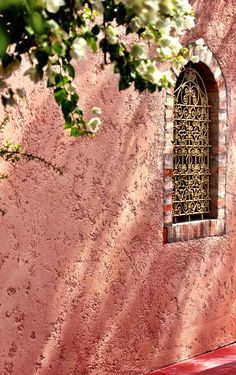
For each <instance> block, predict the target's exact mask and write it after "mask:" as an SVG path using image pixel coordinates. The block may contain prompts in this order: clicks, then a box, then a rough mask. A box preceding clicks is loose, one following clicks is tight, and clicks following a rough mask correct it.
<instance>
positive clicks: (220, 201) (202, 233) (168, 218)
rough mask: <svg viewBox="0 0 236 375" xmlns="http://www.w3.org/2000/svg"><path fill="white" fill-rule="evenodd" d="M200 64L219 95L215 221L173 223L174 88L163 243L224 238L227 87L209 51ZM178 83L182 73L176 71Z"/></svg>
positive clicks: (167, 118)
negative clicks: (203, 65) (209, 75)
mask: <svg viewBox="0 0 236 375" xmlns="http://www.w3.org/2000/svg"><path fill="white" fill-rule="evenodd" d="M199 58H200V62H201V63H203V64H205V65H206V66H207V67H208V68H209V69H210V71H211V73H212V75H213V77H214V81H215V84H216V87H217V91H218V93H217V94H218V107H217V117H218V119H217V124H216V125H217V126H218V131H217V140H216V145H215V146H214V149H213V151H212V152H213V157H212V160H213V163H214V168H212V174H214V175H215V176H217V177H216V178H217V191H216V193H215V194H214V202H215V205H216V215H214V218H212V219H207V220H202V221H192V222H185V223H178V224H173V223H172V175H173V145H172V140H173V110H174V101H173V98H174V88H172V89H170V90H169V92H168V93H167V96H166V111H165V129H164V130H165V136H164V204H163V208H164V231H163V239H164V243H168V242H177V241H187V240H193V239H198V238H203V237H212V236H220V235H223V234H225V231H226V228H225V213H226V203H225V202H226V194H225V190H226V189H225V187H226V124H227V97H226V86H225V81H224V77H223V74H222V71H221V68H220V66H219V64H218V62H217V60H216V58H215V57H214V55H213V53H212V52H211V51H210V49H209V48H207V50H206V51H205V52H203V53H201V54H199ZM174 73H175V77H174V79H175V81H177V77H178V75H179V74H180V71H177V70H176V69H175V70H174ZM213 169H214V170H213Z"/></svg>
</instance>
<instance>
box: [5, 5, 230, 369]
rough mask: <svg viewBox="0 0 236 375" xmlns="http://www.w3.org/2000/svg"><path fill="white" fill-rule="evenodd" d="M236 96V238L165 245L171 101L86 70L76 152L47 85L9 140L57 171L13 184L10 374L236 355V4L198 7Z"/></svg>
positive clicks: (25, 174)
mask: <svg viewBox="0 0 236 375" xmlns="http://www.w3.org/2000/svg"><path fill="white" fill-rule="evenodd" d="M192 4H193V6H194V8H195V9H196V15H197V25H196V28H195V30H194V31H193V32H191V33H190V34H189V35H187V36H186V41H191V40H193V39H196V38H199V37H204V39H205V41H206V43H207V45H208V47H209V48H210V49H211V50H212V52H213V53H214V55H215V57H216V58H217V60H218V62H219V64H220V66H221V69H222V72H223V74H224V77H225V82H226V86H227V93H228V97H227V99H228V132H227V158H228V159H227V187H226V191H227V217H226V220H227V222H226V224H227V233H226V236H223V237H212V238H204V239H200V240H193V241H188V242H179V243H173V244H166V245H163V237H162V236H163V204H162V202H163V128H164V96H165V95H164V93H156V94H154V95H149V94H141V95H140V94H138V93H135V92H133V90H132V89H130V90H128V91H127V92H124V93H119V92H118V90H117V81H116V79H114V77H113V73H112V67H106V68H105V69H104V70H101V68H100V63H101V61H102V56H98V58H96V60H95V59H94V58H91V59H89V61H87V62H84V63H83V64H82V65H80V67H79V69H78V85H79V86H80V87H81V92H83V98H81V99H82V100H81V101H82V104H83V105H84V107H85V108H90V107H92V106H93V105H98V106H101V107H102V109H103V120H104V121H103V125H102V127H101V129H100V131H99V133H98V135H97V137H96V138H95V139H93V140H88V139H72V138H69V137H68V136H67V134H66V133H65V132H64V131H63V121H62V117H61V115H60V113H59V111H58V108H57V106H56V105H55V104H54V101H53V99H52V96H51V94H50V92H49V91H47V90H45V88H44V87H43V84H40V85H39V84H38V85H36V86H34V85H33V84H32V83H31V82H29V81H28V79H27V78H26V77H24V78H23V79H22V76H21V75H20V73H17V74H16V75H15V76H14V77H13V80H12V82H13V85H18V84H19V82H20V84H21V85H22V84H23V85H24V86H26V87H27V98H26V99H23V100H21V102H20V104H19V105H18V107H15V108H13V109H11V110H10V124H11V126H8V127H6V129H5V131H4V137H5V138H8V139H9V138H12V139H13V140H15V141H17V142H21V143H22V144H23V145H24V147H25V149H26V150H27V151H29V152H32V153H34V154H35V155H39V156H42V157H44V158H45V159H47V160H51V161H52V162H54V163H56V164H57V165H58V166H60V167H62V168H63V170H64V174H63V176H59V175H58V174H56V173H55V172H54V171H52V170H50V169H48V168H45V166H44V165H42V164H40V163H37V162H35V161H31V162H24V161H21V162H20V163H18V164H17V165H15V166H11V165H9V164H7V163H4V162H2V161H1V163H0V171H4V172H6V173H8V174H9V180H7V181H3V182H1V184H0V196H1V207H3V208H5V209H6V211H7V213H6V215H5V216H3V217H1V218H0V221H1V224H0V322H1V323H0V324H1V326H0V328H1V329H0V374H1V375H9V374H12V375H50V374H52V375H112V374H117V375H134V374H136V375H141V374H145V373H147V372H148V371H150V370H151V369H155V368H159V367H161V366H164V365H167V364H170V363H172V362H175V361H178V360H181V359H184V358H187V357H190V356H193V355H196V354H200V353H203V352H206V351H208V350H211V349H213V348H216V347H219V346H222V345H224V344H227V343H230V342H233V341H235V337H236V335H235V334H236V325H235V312H236V299H235V297H236V296H235V294H236V281H235V267H236V216H235V212H236V192H235V185H236V144H235V119H236V83H235V76H236V65H235V52H236V47H235V34H236V22H235V10H236V3H235V1H234V0H224V1H220V0H219V1H218V0H217V1H216V0H214V1H210V0H209V1H205V0H201V1H200V0H199V1H197V0H196V1H192Z"/></svg>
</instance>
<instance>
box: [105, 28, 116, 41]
mask: <svg viewBox="0 0 236 375" xmlns="http://www.w3.org/2000/svg"><path fill="white" fill-rule="evenodd" d="M106 39H107V40H108V42H109V43H110V44H116V43H117V42H118V37H117V34H116V31H115V29H114V28H113V27H112V26H108V27H107V28H106Z"/></svg>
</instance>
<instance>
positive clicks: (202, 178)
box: [173, 66, 210, 222]
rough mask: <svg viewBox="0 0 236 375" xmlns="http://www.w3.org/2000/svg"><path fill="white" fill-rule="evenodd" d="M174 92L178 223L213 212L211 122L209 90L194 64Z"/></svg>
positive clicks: (175, 201)
mask: <svg viewBox="0 0 236 375" xmlns="http://www.w3.org/2000/svg"><path fill="white" fill-rule="evenodd" d="M180 81H181V82H180V83H179V85H178V87H177V88H176V90H175V93H174V96H175V97H174V130H173V131H174V140H173V145H174V159H173V164H174V165H173V218H174V222H180V221H186V220H188V221H190V220H195V219H203V218H204V217H206V214H208V213H209V202H210V196H209V176H210V172H209V149H210V145H209V123H210V106H209V104H208V96H207V90H206V87H205V85H204V82H203V80H202V78H201V76H200V75H199V73H198V72H197V71H196V70H195V69H193V68H192V67H191V66H189V67H187V68H186V69H185V70H184V71H183V72H182V73H181V76H180Z"/></svg>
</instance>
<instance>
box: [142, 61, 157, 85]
mask: <svg viewBox="0 0 236 375" xmlns="http://www.w3.org/2000/svg"><path fill="white" fill-rule="evenodd" d="M137 71H138V72H139V74H140V75H141V76H142V78H143V79H146V80H147V81H149V82H152V83H154V84H159V83H160V79H161V77H162V73H161V72H160V71H159V70H158V69H157V66H156V63H155V61H150V60H149V61H147V62H145V61H143V60H142V61H141V64H140V65H139V66H138V68H137Z"/></svg>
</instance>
